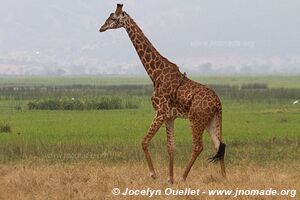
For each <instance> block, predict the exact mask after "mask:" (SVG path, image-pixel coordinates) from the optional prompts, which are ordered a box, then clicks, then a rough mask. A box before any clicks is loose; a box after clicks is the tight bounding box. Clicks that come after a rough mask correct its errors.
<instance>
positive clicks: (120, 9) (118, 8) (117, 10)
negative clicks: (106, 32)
mask: <svg viewBox="0 0 300 200" xmlns="http://www.w3.org/2000/svg"><path fill="white" fill-rule="evenodd" d="M122 7H123V4H117V9H116V12H115V14H116V15H117V16H119V15H120V14H121V13H122Z"/></svg>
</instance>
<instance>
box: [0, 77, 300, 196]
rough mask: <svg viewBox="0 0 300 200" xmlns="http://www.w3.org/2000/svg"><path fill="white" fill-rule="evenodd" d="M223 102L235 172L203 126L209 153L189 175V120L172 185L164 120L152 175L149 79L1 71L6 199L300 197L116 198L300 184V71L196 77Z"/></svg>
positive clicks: (0, 148) (180, 125)
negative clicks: (215, 158)
mask: <svg viewBox="0 0 300 200" xmlns="http://www.w3.org/2000/svg"><path fill="white" fill-rule="evenodd" d="M191 78H192V79H193V80H196V81H199V82H201V83H204V84H208V85H209V86H210V87H211V88H213V89H214V90H215V91H216V92H217V93H218V95H219V96H220V98H221V100H222V104H223V140H224V142H225V143H226V144H227V149H226V155H225V163H226V167H227V179H224V178H222V177H221V174H220V169H219V164H218V163H217V164H214V163H209V162H208V161H207V158H208V157H209V156H210V155H211V154H213V153H215V150H214V148H213V144H212V141H211V139H210V138H209V136H208V134H207V133H204V150H203V152H202V153H201V154H200V156H199V157H198V159H197V161H196V163H195V164H194V167H193V168H192V170H191V172H190V174H189V176H188V178H187V180H186V181H185V182H182V181H180V176H181V173H182V172H183V168H184V166H185V164H186V163H187V161H188V160H189V157H190V154H191V148H192V142H191V139H192V137H191V131H190V129H189V124H188V121H187V120H183V119H177V120H176V121H175V160H174V165H175V168H174V174H175V183H174V184H173V185H169V184H168V183H167V177H168V154H167V146H166V134H165V127H161V129H160V130H159V132H158V133H157V134H156V136H155V137H154V138H153V140H152V141H151V144H150V146H149V149H150V152H151V154H152V157H153V162H154V165H155V168H156V170H157V173H158V178H157V179H156V180H152V179H151V178H150V177H149V176H148V168H147V164H146V162H145V159H144V155H143V151H142V148H141V145H140V142H141V139H142V138H143V136H144V134H145V133H146V131H147V129H148V128H149V125H150V123H151V120H152V117H153V109H152V106H151V101H150V97H151V94H152V85H151V83H150V81H149V79H147V78H143V77H131V76H97V77H96V76H95V77H51V78H49V77H0V199H104V200H106V199H150V198H151V199H298V198H299V197H300V196H299V194H297V193H294V194H291V193H288V194H287V195H284V196H283V195H275V196H267V195H262V196H255V195H253V196H250V195H240V196H237V197H234V196H232V195H223V196H219V195H214V196H213V195H208V194H201V195H200V196H195V195H190V196H176V195H171V196H167V195H157V196H155V197H147V196H142V195H138V196H136V195H133V196H124V195H117V196H115V195H113V194H112V190H113V189H114V188H119V189H120V191H121V192H124V191H125V190H126V188H129V189H132V190H143V189H145V190H146V189H147V188H150V189H153V190H154V189H156V190H162V191H164V190H165V189H166V188H172V189H174V190H178V189H185V188H191V189H200V190H201V191H206V192H208V191H209V190H213V189H226V190H233V191H236V190H237V188H238V189H245V190H250V189H253V190H264V189H266V190H268V189H270V188H272V189H274V190H278V191H281V190H296V192H299V189H300V181H299V180H300V170H299V169H300V162H299V158H300V150H299V141H300V102H299V101H300V77H299V76H244V77H229V76H228V77H191Z"/></svg>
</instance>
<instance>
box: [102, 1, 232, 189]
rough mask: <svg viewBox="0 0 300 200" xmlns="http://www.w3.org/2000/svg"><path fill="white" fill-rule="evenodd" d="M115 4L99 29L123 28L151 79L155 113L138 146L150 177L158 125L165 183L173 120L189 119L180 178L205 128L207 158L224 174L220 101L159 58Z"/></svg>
mask: <svg viewBox="0 0 300 200" xmlns="http://www.w3.org/2000/svg"><path fill="white" fill-rule="evenodd" d="M122 8H123V5H122V4H118V5H117V9H116V11H115V12H114V13H111V14H110V16H109V17H108V19H107V20H106V21H105V23H104V24H103V25H102V26H101V28H100V32H104V31H106V30H108V29H117V28H125V30H126V31H127V33H128V35H129V38H130V40H131V41H132V44H133V46H134V47H135V49H136V52H137V54H138V56H139V58H140V60H141V62H142V64H143V66H144V68H145V70H146V72H147V74H148V75H149V77H150V79H151V80H152V82H153V87H154V89H153V94H152V97H151V101H152V105H153V108H154V110H155V116H154V118H153V121H152V124H151V126H150V128H149V130H148V131H147V133H146V134H145V136H144V138H143V140H142V148H143V151H144V154H145V157H146V161H147V163H148V167H149V170H150V176H151V177H152V178H155V177H156V173H155V170H154V167H153V162H152V159H151V156H150V153H149V151H148V144H149V142H150V141H151V139H152V138H153V137H154V135H155V134H156V133H157V131H158V129H159V128H160V127H161V126H162V124H165V125H166V133H167V150H168V154H169V178H168V182H169V183H173V182H174V173H173V160H174V120H175V119H176V118H187V119H189V122H190V126H191V129H192V156H191V158H190V160H189V161H188V163H187V165H186V167H185V169H184V172H183V175H182V179H183V180H185V179H186V178H187V175H188V173H189V171H190V169H191V167H192V166H193V164H194V162H195V160H196V158H197V157H198V156H199V154H200V153H201V151H202V150H203V140H202V135H203V132H204V131H205V130H207V131H208V133H209V134H210V136H211V138H212V140H213V142H214V145H215V148H216V150H217V153H216V154H215V155H214V156H212V157H210V160H211V161H219V162H220V166H221V173H222V175H223V176H224V177H225V176H226V173H225V164H224V155H225V144H224V143H222V104H221V101H220V99H219V97H218V96H217V94H216V93H215V92H214V91H213V90H212V89H210V88H208V87H207V86H205V85H203V84H200V83H197V82H195V81H192V80H191V79H189V78H188V77H187V76H186V73H181V72H180V70H179V68H178V66H177V65H176V64H174V63H172V62H170V61H169V60H168V59H167V58H165V57H163V56H162V55H161V54H160V53H159V52H158V51H157V50H156V49H155V47H154V46H153V45H152V44H151V42H150V41H149V40H148V39H147V37H146V36H145V35H144V33H143V32H142V30H141V29H140V27H139V26H138V25H137V24H136V23H135V21H134V20H133V19H132V18H131V17H130V16H129V15H128V14H127V13H126V12H124V11H123V9H122Z"/></svg>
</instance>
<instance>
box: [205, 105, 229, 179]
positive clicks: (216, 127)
mask: <svg viewBox="0 0 300 200" xmlns="http://www.w3.org/2000/svg"><path fill="white" fill-rule="evenodd" d="M208 131H209V133H210V135H211V138H212V140H213V142H214V144H215V147H216V149H217V153H216V154H214V155H213V156H211V157H209V158H208V160H209V162H217V161H220V166H221V173H222V176H223V177H226V172H225V162H224V156H225V148H226V144H224V143H223V142H222V108H221V107H220V108H219V109H218V111H217V113H216V114H215V116H214V118H213V119H212V121H211V123H210V125H209V127H208Z"/></svg>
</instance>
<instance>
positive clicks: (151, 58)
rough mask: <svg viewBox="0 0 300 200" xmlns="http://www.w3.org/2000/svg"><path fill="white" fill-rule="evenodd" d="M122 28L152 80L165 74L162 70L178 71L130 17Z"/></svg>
mask: <svg viewBox="0 0 300 200" xmlns="http://www.w3.org/2000/svg"><path fill="white" fill-rule="evenodd" d="M124 28H125V29H126V31H127V33H128V35H129V38H130V39H131V41H132V44H133V46H134V47H135V49H136V52H137V54H138V55H139V57H140V60H141V62H142V64H143V65H144V68H145V70H146V72H147V73H148V75H149V76H150V78H151V80H152V81H153V82H155V81H157V80H158V79H160V78H161V76H162V75H166V73H163V72H167V73H173V74H174V73H180V71H179V69H178V67H177V66H176V65H175V64H173V63H171V62H170V61H168V60H167V59H166V58H165V57H163V56H162V55H161V54H160V53H159V52H158V51H157V50H156V49H155V47H154V46H153V45H152V44H151V42H150V41H149V40H148V38H147V37H146V36H145V35H144V33H143V31H142V30H141V29H140V28H139V26H138V25H137V24H136V23H135V21H134V20H133V19H132V18H131V17H129V18H128V20H127V22H126V23H125V26H124ZM162 73H163V74H162Z"/></svg>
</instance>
